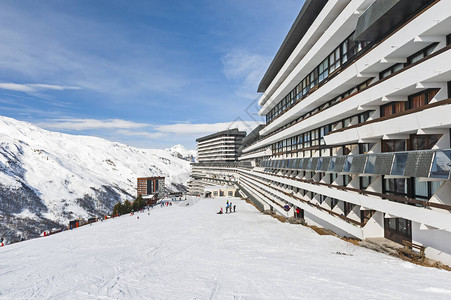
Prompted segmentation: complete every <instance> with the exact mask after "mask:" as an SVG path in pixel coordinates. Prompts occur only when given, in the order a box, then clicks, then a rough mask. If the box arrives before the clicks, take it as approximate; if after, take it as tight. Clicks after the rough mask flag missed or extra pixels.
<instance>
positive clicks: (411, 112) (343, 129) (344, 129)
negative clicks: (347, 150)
mask: <svg viewBox="0 0 451 300" xmlns="http://www.w3.org/2000/svg"><path fill="white" fill-rule="evenodd" d="M445 104H451V98H448V99H444V100H440V101H437V102H434V103H429V104H426V105H423V106H420V107H416V108H412V109H408V110H405V111H402V112H399V113H396V114H391V115H389V116H384V117H380V118H377V119H373V120H369V121H366V122H364V123H360V124H354V125H351V126H347V127H344V128H340V129H337V130H334V131H331V132H328V133H327V134H326V135H331V134H334V133H337V132H343V131H346V130H348V129H354V128H358V127H362V126H365V125H368V124H372V123H377V122H381V121H385V120H390V119H394V118H397V117H401V116H405V115H410V114H413V113H416V112H420V111H423V110H425V109H429V108H433V107H437V106H441V105H445Z"/></svg>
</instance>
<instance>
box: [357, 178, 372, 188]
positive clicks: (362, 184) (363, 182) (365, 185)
mask: <svg viewBox="0 0 451 300" xmlns="http://www.w3.org/2000/svg"><path fill="white" fill-rule="evenodd" d="M373 179H374V177H372V176H361V177H360V189H361V190H366V189H367V188H368V187H369V186H370V184H371V182H373Z"/></svg>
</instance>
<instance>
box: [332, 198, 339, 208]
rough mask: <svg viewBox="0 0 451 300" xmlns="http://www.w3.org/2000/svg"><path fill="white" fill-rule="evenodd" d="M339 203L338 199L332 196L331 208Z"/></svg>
mask: <svg viewBox="0 0 451 300" xmlns="http://www.w3.org/2000/svg"><path fill="white" fill-rule="evenodd" d="M337 204H338V200H337V199H335V198H332V199H331V200H330V209H334V207H335V206H336V205H337Z"/></svg>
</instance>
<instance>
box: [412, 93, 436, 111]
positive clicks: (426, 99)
mask: <svg viewBox="0 0 451 300" xmlns="http://www.w3.org/2000/svg"><path fill="white" fill-rule="evenodd" d="M438 91H439V89H429V90H426V91H422V92H420V93H418V94H414V95H411V96H409V101H408V106H409V108H410V109H412V108H417V107H421V106H424V105H426V104H429V103H430V102H431V100H432V99H433V98H434V97H435V95H436V94H437V93H438Z"/></svg>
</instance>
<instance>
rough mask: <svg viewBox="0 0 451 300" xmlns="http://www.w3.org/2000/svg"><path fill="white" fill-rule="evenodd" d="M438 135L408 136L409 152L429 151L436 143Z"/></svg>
mask: <svg viewBox="0 0 451 300" xmlns="http://www.w3.org/2000/svg"><path fill="white" fill-rule="evenodd" d="M440 137H441V135H439V134H422V135H415V134H412V135H411V136H410V150H430V149H432V147H434V145H435V144H436V143H437V142H438V140H439V139H440Z"/></svg>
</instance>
